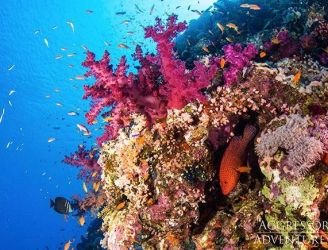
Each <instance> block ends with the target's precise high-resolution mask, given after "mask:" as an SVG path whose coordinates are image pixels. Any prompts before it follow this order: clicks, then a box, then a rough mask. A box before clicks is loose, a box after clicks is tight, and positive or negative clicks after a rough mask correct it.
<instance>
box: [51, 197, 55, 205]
mask: <svg viewBox="0 0 328 250" xmlns="http://www.w3.org/2000/svg"><path fill="white" fill-rule="evenodd" d="M54 205H55V202H54V201H53V200H52V199H50V207H53V206H54Z"/></svg>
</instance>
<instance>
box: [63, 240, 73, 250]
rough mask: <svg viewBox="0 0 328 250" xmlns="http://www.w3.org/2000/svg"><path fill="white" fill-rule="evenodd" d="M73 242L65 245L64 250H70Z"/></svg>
mask: <svg viewBox="0 0 328 250" xmlns="http://www.w3.org/2000/svg"><path fill="white" fill-rule="evenodd" d="M71 244H72V241H70V240H69V241H67V242H66V244H65V245H64V250H68V249H69V248H70V247H71Z"/></svg>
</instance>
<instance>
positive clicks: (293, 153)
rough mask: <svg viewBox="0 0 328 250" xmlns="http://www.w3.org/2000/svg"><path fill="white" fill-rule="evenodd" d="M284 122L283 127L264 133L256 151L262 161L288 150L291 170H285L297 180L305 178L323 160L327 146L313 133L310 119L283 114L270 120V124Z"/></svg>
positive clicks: (288, 164) (288, 163)
mask: <svg viewBox="0 0 328 250" xmlns="http://www.w3.org/2000/svg"><path fill="white" fill-rule="evenodd" d="M282 122H284V125H281V126H278V127H277V128H273V130H269V129H268V130H265V131H263V132H262V134H261V137H260V138H259V140H258V142H257V144H256V152H257V154H258V155H259V156H260V157H261V158H263V157H272V156H273V155H274V154H275V153H276V152H277V150H278V149H279V148H280V149H283V150H286V151H287V155H286V161H285V162H286V164H287V166H289V168H284V171H285V172H286V171H287V172H288V174H290V175H292V176H294V177H300V176H303V175H304V174H306V173H307V171H308V170H309V169H310V168H311V167H312V166H314V165H315V164H316V162H317V161H319V160H320V158H321V155H322V154H323V152H324V145H323V143H322V142H321V141H320V140H319V139H317V138H315V137H314V136H312V135H311V134H310V132H309V130H310V127H311V125H312V123H311V120H310V118H309V117H302V116H300V115H297V114H292V115H289V116H287V115H283V116H281V117H279V118H277V119H274V120H273V121H271V123H270V125H272V126H273V124H274V123H277V124H279V123H282ZM270 125H269V127H270Z"/></svg>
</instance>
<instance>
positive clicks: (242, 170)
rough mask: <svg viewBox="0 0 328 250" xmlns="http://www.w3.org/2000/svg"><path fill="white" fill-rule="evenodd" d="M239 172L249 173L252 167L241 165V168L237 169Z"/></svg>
mask: <svg viewBox="0 0 328 250" xmlns="http://www.w3.org/2000/svg"><path fill="white" fill-rule="evenodd" d="M236 170H237V171H238V172H239V173H247V174H249V173H250V172H251V170H252V169H251V168H250V167H247V166H241V167H239V168H237V169H236Z"/></svg>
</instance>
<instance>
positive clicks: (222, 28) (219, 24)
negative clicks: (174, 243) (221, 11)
mask: <svg viewBox="0 0 328 250" xmlns="http://www.w3.org/2000/svg"><path fill="white" fill-rule="evenodd" d="M216 25H217V26H218V28H219V29H220V30H221V32H222V33H223V32H224V30H225V28H224V26H223V25H222V24H221V23H217V24H216Z"/></svg>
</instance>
